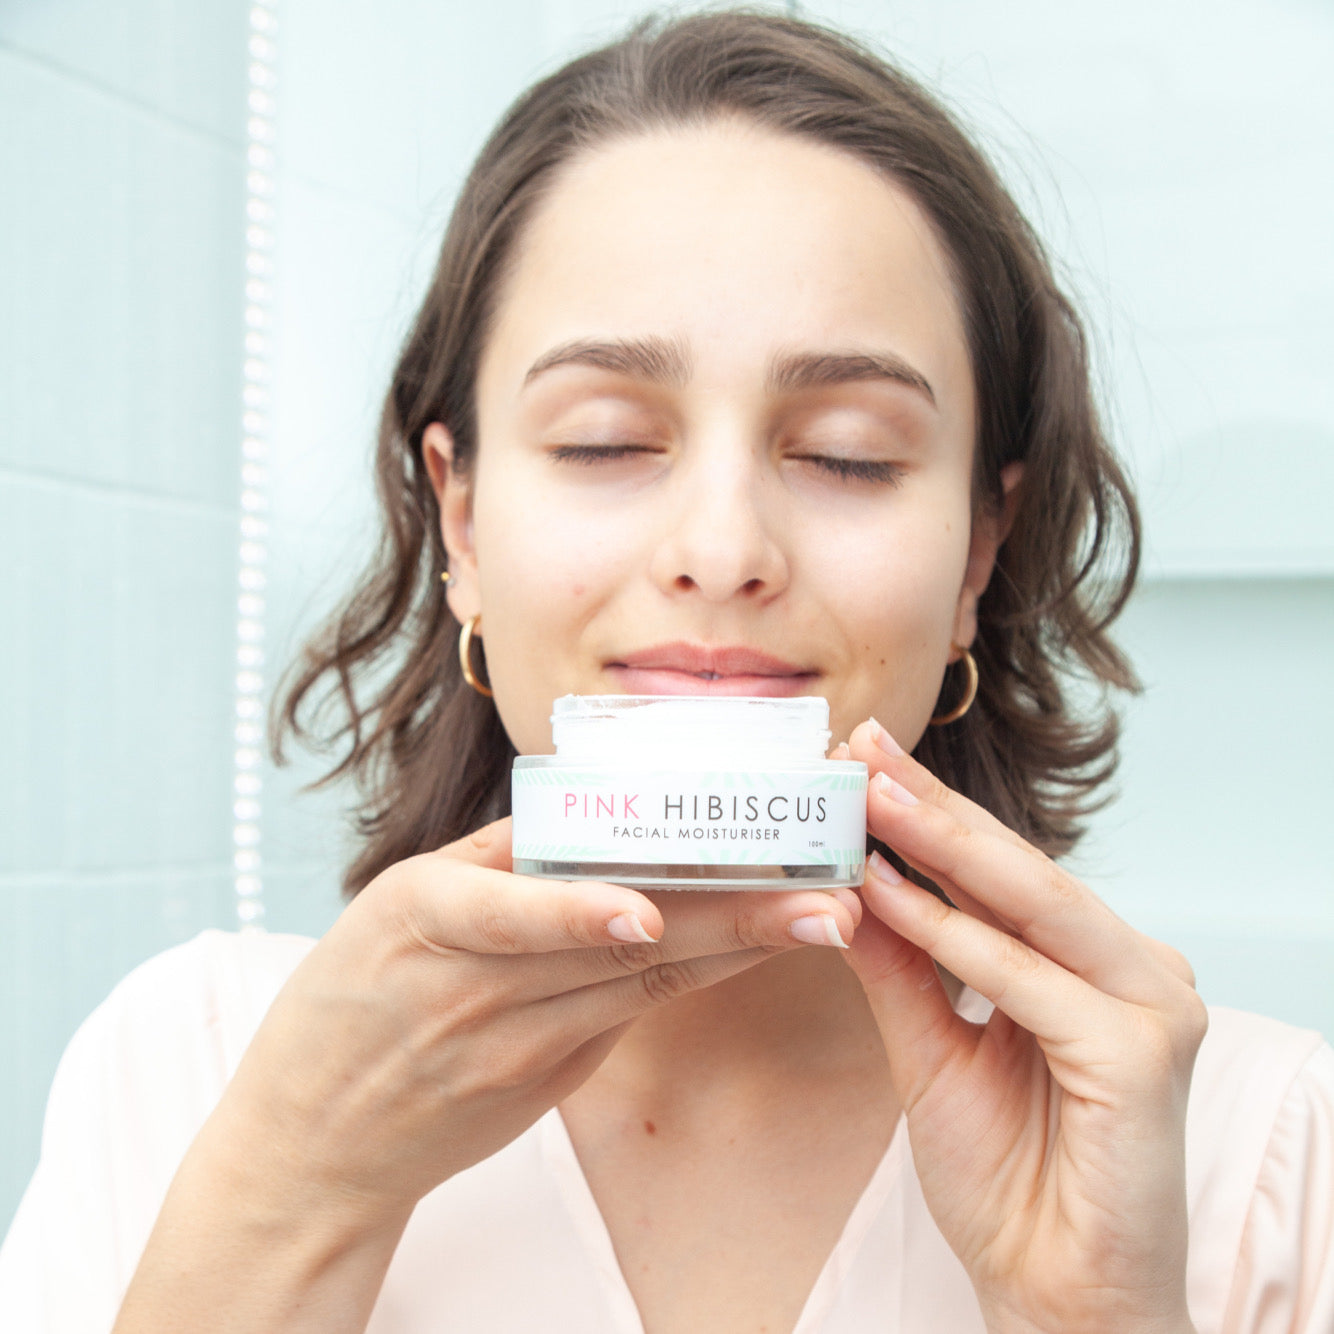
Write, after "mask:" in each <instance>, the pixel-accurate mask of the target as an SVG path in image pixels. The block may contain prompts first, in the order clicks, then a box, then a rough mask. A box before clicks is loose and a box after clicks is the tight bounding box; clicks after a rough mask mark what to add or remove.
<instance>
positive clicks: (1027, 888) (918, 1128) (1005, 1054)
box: [850, 722, 1207, 1334]
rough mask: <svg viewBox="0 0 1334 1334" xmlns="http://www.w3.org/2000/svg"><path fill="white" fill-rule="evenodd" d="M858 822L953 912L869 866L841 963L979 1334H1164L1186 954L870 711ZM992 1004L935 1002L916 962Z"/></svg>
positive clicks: (880, 864) (1182, 1314) (1195, 1005)
mask: <svg viewBox="0 0 1334 1334" xmlns="http://www.w3.org/2000/svg"><path fill="white" fill-rule="evenodd" d="M850 748H851V752H852V756H853V758H854V759H858V760H863V761H865V762H866V763H867V765H868V766H869V768H870V771H871V784H870V791H869V794H868V798H867V810H868V824H869V827H870V831H871V833H872V834H874V835H875V836H876V837H877V838H879V839H880V840H881V841H882V842H883V843H885V844H886V845H887V846H888V847H891V848H893V849H894V850H895V851H896V852H897V853H899V854H900V855H901V856H902V857H903V858H904V859H905V860H906V862H907V863H908V864H909V865H910V866H912V867H914V868H915V869H917V870H919V871H921V872H922V873H923V874H924V875H926V876H927V877H929V878H930V879H931V880H932V881H934V882H935V883H936V884H937V885H939V886H940V887H941V889H942V890H943V891H944V892H945V893H946V894H947V895H948V896H949V897H950V899H951V901H952V902H953V903H955V904H957V905H958V906H957V907H949V906H948V905H946V904H944V903H942V902H941V901H940V900H939V899H937V898H936V897H935V896H934V895H932V894H929V893H927V891H926V890H924V889H921V888H919V887H917V886H916V885H913V884H912V883H910V882H908V881H906V880H904V879H903V878H902V877H900V876H898V875H897V874H896V873H895V872H894V870H893V868H892V867H890V866H889V865H888V863H887V862H884V861H883V859H879V858H875V859H873V861H872V864H871V865H870V866H869V867H868V871H867V878H866V884H865V886H864V888H863V891H862V894H863V898H864V900H865V902H866V906H867V907H868V908H869V909H870V910H871V911H870V913H868V914H866V915H865V917H864V918H863V921H862V925H861V927H860V929H859V930H858V932H857V937H856V940H855V942H854V944H853V947H852V950H851V954H850V962H851V964H852V966H853V968H854V970H855V971H856V973H857V975H858V977H859V978H860V979H861V982H862V984H863V986H864V987H865V989H866V994H867V996H868V998H869V1000H870V1003H871V1007H872V1009H873V1011H874V1013H875V1016H876V1020H877V1023H878V1024H879V1026H880V1031H881V1034H882V1036H883V1038H884V1042H885V1047H886V1050H887V1052H888V1054H889V1062H890V1069H891V1073H892V1077H893V1081H894V1088H895V1092H896V1094H897V1095H898V1098H899V1100H900V1102H901V1103H902V1106H903V1108H904V1112H905V1114H906V1116H907V1120H908V1133H909V1139H910V1142H911V1144H912V1151H913V1158H914V1162H915V1164H916V1167H917V1173H918V1176H919V1178H920V1180H921V1184H922V1190H923V1193H924V1195H925V1198H926V1201H927V1204H928V1206H929V1207H930V1209H931V1212H932V1215H933V1216H934V1218H935V1220H936V1223H937V1225H938V1226H939V1227H940V1230H941V1232H942V1233H943V1234H944V1236H945V1239H946V1240H947V1241H948V1242H949V1244H950V1246H951V1247H952V1249H953V1250H954V1252H955V1253H956V1254H957V1255H958V1257H959V1258H960V1260H961V1261H962V1262H963V1264H964V1266H965V1268H966V1269H967V1271H968V1274H969V1276H970V1278H971V1279H972V1282H973V1286H974V1288H975V1290H976V1292H977V1296H978V1300H979V1302H980V1304H981V1308H982V1312H983V1315H984V1317H985V1319H986V1322H987V1328H988V1330H990V1331H992V1334H1010V1332H1011V1331H1022V1332H1023V1334H1037V1332H1038V1331H1042V1332H1043V1334H1058V1331H1059V1334H1082V1332H1083V1331H1089V1334H1092V1332H1093V1331H1097V1334H1107V1332H1108V1331H1112V1330H1115V1331H1116V1332H1117V1334H1148V1332H1149V1331H1152V1332H1153V1334H1183V1331H1189V1330H1191V1328H1192V1326H1191V1323H1190V1316H1189V1314H1188V1312H1187V1309H1186V1294H1185V1272H1186V1193H1185V1117H1186V1099H1187V1094H1188V1091H1189V1087H1190V1077H1191V1070H1192V1067H1193V1064H1194V1060H1195V1053H1196V1051H1197V1049H1198V1047H1199V1045H1200V1041H1201V1039H1202V1038H1203V1037H1204V1032H1205V1027H1206V1024H1207V1018H1206V1013H1205V1008H1204V1005H1203V1003H1202V1002H1201V1001H1200V998H1199V996H1198V995H1197V994H1196V992H1195V989H1194V978H1193V975H1192V973H1191V970H1190V966H1189V965H1188V964H1187V963H1186V961H1185V960H1184V959H1183V958H1182V957H1181V956H1180V955H1179V954H1178V953H1177V952H1176V951H1175V950H1173V949H1171V948H1170V947H1169V946H1167V945H1164V944H1162V943H1160V942H1158V941H1155V940H1151V939H1149V938H1148V937H1147V936H1144V935H1141V934H1140V933H1139V932H1137V931H1135V930H1134V929H1133V928H1132V927H1130V926H1128V925H1127V924H1126V923H1125V922H1123V921H1122V920H1121V919H1120V918H1119V917H1117V916H1116V914H1115V913H1113V912H1112V910H1111V909H1110V908H1108V907H1107V905H1106V904H1105V903H1103V902H1102V901H1101V900H1100V899H1099V898H1097V896H1096V895H1094V894H1093V893H1092V892H1091V891H1090V890H1089V889H1088V888H1086V887H1085V886H1084V885H1083V884H1081V883H1080V882H1079V881H1078V880H1076V879H1075V878H1074V877H1073V876H1072V875H1070V874H1069V873H1068V872H1066V871H1064V870H1063V869H1062V868H1061V867H1059V866H1058V865H1056V864H1055V863H1054V862H1052V861H1051V860H1050V859H1049V858H1047V857H1046V856H1044V855H1043V854H1042V853H1040V852H1038V851H1037V850H1036V849H1034V848H1033V847H1031V846H1030V845H1029V844H1027V843H1025V842H1024V841H1023V839H1021V838H1020V837H1019V836H1018V835H1017V834H1014V833H1013V832H1011V831H1010V830H1008V829H1007V828H1005V826H1003V825H1002V824H1000V823H999V822H998V821H997V820H995V819H993V818H992V817H991V816H990V815H988V814H987V813H986V812H985V811H983V810H981V809H980V808H979V807H978V806H976V805H974V804H973V803H972V802H970V801H968V800H966V799H965V798H964V797H961V796H960V795H959V794H958V793H956V792H952V791H951V790H950V789H949V788H947V787H945V786H944V784H942V783H941V782H940V781H939V780H938V779H936V778H935V777H934V776H933V775H932V774H930V773H929V772H928V771H927V770H926V769H924V768H923V767H922V766H921V765H919V764H918V763H916V761H914V760H913V759H912V758H911V757H910V756H908V755H905V754H903V753H902V751H901V750H900V749H899V747H898V746H897V745H896V744H895V743H894V742H893V741H892V739H890V738H889V737H888V734H887V733H885V732H884V730H883V729H882V728H880V727H879V726H878V725H877V724H875V723H873V722H872V723H864V724H862V725H861V726H860V727H858V728H857V730H856V731H855V732H854V733H853V735H852V738H851V743H850ZM933 959H934V960H935V961H936V962H938V963H939V964H941V965H942V966H943V967H944V968H946V969H948V970H949V972H951V973H953V974H954V975H955V976H956V977H958V978H960V979H961V980H962V981H963V982H964V983H966V984H967V985H968V986H970V987H972V988H973V990H975V991H977V992H979V993H980V994H981V995H982V996H984V997H985V998H986V999H987V1000H989V1001H991V1002H992V1003H993V1004H994V1005H995V1007H996V1008H995V1011H994V1013H993V1014H992V1015H991V1017H990V1018H989V1019H988V1020H987V1022H986V1023H985V1024H981V1025H979V1024H974V1023H970V1022H968V1021H967V1020H965V1019H963V1018H961V1017H960V1016H959V1015H958V1014H956V1013H955V1011H954V1008H953V1006H952V1005H951V1003H950V1000H949V997H948V996H947V995H946V992H945V989H944V987H943V985H942V983H941V980H940V977H939V975H938V974H937V972H936V969H935V967H934V966H933V964H932V960H933Z"/></svg>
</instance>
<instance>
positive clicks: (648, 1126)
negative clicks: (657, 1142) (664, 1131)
mask: <svg viewBox="0 0 1334 1334" xmlns="http://www.w3.org/2000/svg"><path fill="white" fill-rule="evenodd" d="M657 1133H658V1127H657V1126H655V1125H654V1124H653V1122H652V1121H645V1122H644V1134H646V1135H656V1134H657Z"/></svg>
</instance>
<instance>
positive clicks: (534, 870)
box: [512, 695, 866, 889]
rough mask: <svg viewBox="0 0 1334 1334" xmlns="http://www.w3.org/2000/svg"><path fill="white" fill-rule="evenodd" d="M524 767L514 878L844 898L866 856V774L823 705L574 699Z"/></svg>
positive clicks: (516, 807)
mask: <svg viewBox="0 0 1334 1334" xmlns="http://www.w3.org/2000/svg"><path fill="white" fill-rule="evenodd" d="M554 709H555V711H554V713H553V714H552V715H551V734H552V740H553V741H554V743H555V748H556V753H555V754H554V755H521V756H519V757H518V759H516V760H515V761H514V772H513V785H512V793H513V813H514V834H513V838H514V869H515V871H516V872H518V873H519V874H521V875H530V876H544V877H548V878H551V879H559V880H609V881H612V882H614V883H617V884H622V885H635V886H637V887H639V888H644V889H838V888H841V887H843V886H848V885H859V884H861V881H862V869H863V865H864V862H865V857H866V766H865V765H864V764H861V763H858V762H857V761H854V760H827V759H825V751H826V750H827V749H828V746H829V704H828V702H827V701H826V700H823V699H820V698H818V697H812V696H802V697H799V698H796V699H752V698H738V697H724V696H700V695H661V696H659V695H566V696H564V697H563V698H561V699H558V700H557V701H556V702H555V705H554Z"/></svg>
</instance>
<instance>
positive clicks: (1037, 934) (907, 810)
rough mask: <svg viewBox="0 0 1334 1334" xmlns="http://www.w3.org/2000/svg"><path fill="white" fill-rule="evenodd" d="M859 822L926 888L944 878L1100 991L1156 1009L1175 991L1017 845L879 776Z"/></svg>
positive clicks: (1062, 876) (1113, 921)
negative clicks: (920, 876)
mask: <svg viewBox="0 0 1334 1334" xmlns="http://www.w3.org/2000/svg"><path fill="white" fill-rule="evenodd" d="M867 820H868V823H869V825H870V828H871V830H872V832H873V833H875V834H876V836H877V837H879V838H880V839H882V840H883V841H884V842H885V843H887V844H888V845H889V846H890V847H892V848H894V849H895V850H896V851H898V852H900V853H901V854H902V855H903V856H904V857H906V858H907V859H908V860H909V861H910V862H911V863H912V864H913V865H915V866H921V867H923V868H924V869H925V872H926V874H927V875H928V876H930V877H931V878H932V879H933V880H936V879H938V878H939V877H944V879H946V880H948V881H949V882H950V883H951V884H953V885H955V886H957V887H958V889H960V890H962V891H963V893H965V894H967V895H970V896H971V897H972V898H973V899H974V900H975V901H976V902H978V903H979V904H981V905H982V906H983V907H985V908H987V909H989V910H990V911H991V912H992V913H994V914H995V915H996V916H997V917H999V918H1000V919H1001V920H1002V922H1003V923H1005V924H1006V925H1008V926H1009V927H1012V928H1013V932H1014V934H1016V935H1018V936H1020V937H1022V938H1023V939H1024V940H1025V941H1027V942H1028V944H1029V945H1031V946H1033V947H1035V948H1036V949H1037V950H1039V951H1041V952H1042V953H1043V954H1045V955H1047V956H1048V957H1049V958H1051V959H1053V960H1054V961H1055V962H1057V963H1058V964H1060V965H1062V966H1063V967H1064V968H1066V969H1068V970H1069V971H1071V972H1072V973H1075V974H1077V975H1078V976H1080V977H1082V978H1085V979H1086V980H1087V981H1089V982H1090V983H1092V984H1093V985H1094V986H1095V987H1097V988H1098V989H1099V990H1102V991H1108V992H1110V993H1111V994H1113V995H1116V996H1119V997H1121V998H1122V999H1125V1000H1132V1001H1135V1002H1137V1003H1141V1004H1153V1005H1158V1004H1161V1003H1163V1002H1164V1001H1165V1000H1166V999H1167V998H1168V992H1169V989H1170V990H1173V991H1174V989H1175V986H1176V985H1177V984H1178V981H1179V979H1177V978H1176V977H1174V976H1172V975H1170V974H1169V973H1168V972H1167V971H1166V970H1165V969H1164V968H1163V966H1162V963H1161V961H1160V960H1159V959H1158V957H1157V956H1155V955H1154V954H1153V953H1151V952H1149V951H1147V950H1145V949H1144V948H1143V946H1142V944H1141V943H1140V939H1139V937H1138V933H1137V932H1135V931H1134V930H1133V929H1132V928H1131V927H1130V926H1128V925H1127V924H1126V923H1125V922H1123V921H1122V920H1121V918H1119V917H1118V916H1117V915H1116V914H1115V913H1114V912H1113V911H1112V910H1111V909H1110V908H1109V907H1108V906H1107V905H1106V904H1105V903H1104V902H1103V901H1102V900H1101V899H1099V898H1098V897H1097V895H1095V894H1094V893H1093V892H1092V891H1091V890H1089V889H1088V888H1087V887H1086V886H1084V885H1083V884H1081V883H1080V882H1079V881H1078V880H1077V879H1076V878H1075V877H1074V876H1072V875H1071V874H1070V873H1069V872H1068V871H1066V870H1064V869H1063V868H1062V867H1060V866H1058V865H1057V864H1056V863H1055V862H1053V861H1051V860H1050V859H1049V858H1047V857H1044V856H1042V855H1041V854H1039V853H1037V852H1036V850H1034V849H1032V848H1030V847H1029V846H1028V845H1027V844H1025V843H1023V842H1022V841H1021V842H1019V843H1015V842H1013V841H1011V840H1009V839H1003V838H998V837H995V836H993V835H992V834H991V833H990V832H989V831H987V830H982V829H979V828H977V827H975V826H970V825H968V824H964V823H962V822H960V821H959V820H958V819H956V818H955V817H954V815H953V814H952V812H951V811H948V810H946V809H944V808H943V807H940V806H936V805H934V804H933V803H932V802H930V801H925V800H919V799H918V798H917V797H915V796H914V795H913V794H911V793H908V792H907V791H906V790H905V789H904V788H903V787H902V786H901V785H899V784H897V783H896V782H895V781H894V780H891V779H890V778H889V777H888V775H887V774H878V775H877V776H876V778H875V779H874V780H873V781H872V782H871V784H870V790H869V792H868V796H867Z"/></svg>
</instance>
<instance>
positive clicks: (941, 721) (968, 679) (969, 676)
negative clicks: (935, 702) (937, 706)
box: [931, 644, 977, 727]
mask: <svg viewBox="0 0 1334 1334" xmlns="http://www.w3.org/2000/svg"><path fill="white" fill-rule="evenodd" d="M950 647H951V648H957V649H958V650H959V652H960V654H961V655H962V656H961V657H960V658H959V661H960V662H962V663H963V671H964V687H963V698H962V699H961V700H960V701H959V702H958V703H957V704H956V705H955V706H954V707H953V708H952V709H951V710H950V711H949V712H948V713H939V714H937V715H936V716H935V717H934V718H932V719H931V726H932V727H944V726H945V725H946V724H947V723H957V722H958V721H959V719H960V718H962V717H963V716H964V714H965V713H967V712H968V710H969V709H971V708H972V707H973V701H974V700H975V699H976V698H977V663H976V662H975V661H974V659H973V655H972V654H971V653H969V651H968V650H967V649H966V648H964V646H963V645H962V644H951V645H950Z"/></svg>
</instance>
